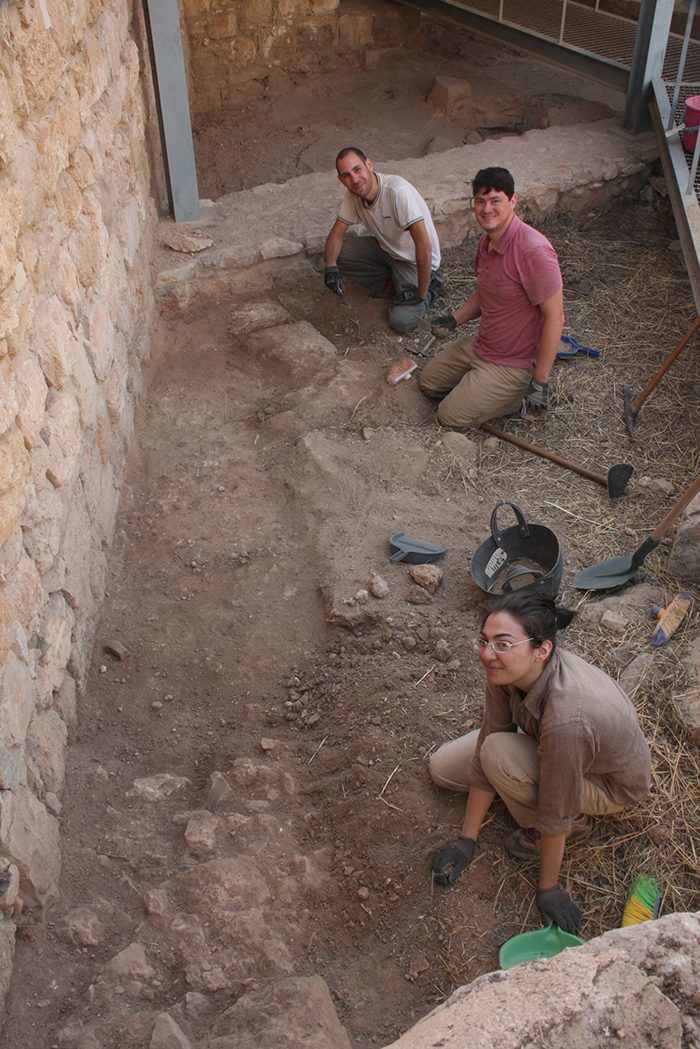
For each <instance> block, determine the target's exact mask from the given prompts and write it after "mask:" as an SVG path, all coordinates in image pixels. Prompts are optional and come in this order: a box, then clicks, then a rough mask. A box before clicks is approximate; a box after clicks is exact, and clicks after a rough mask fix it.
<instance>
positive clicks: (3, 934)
mask: <svg viewBox="0 0 700 1049" xmlns="http://www.w3.org/2000/svg"><path fill="white" fill-rule="evenodd" d="M15 930H16V925H15V923H14V922H0V1002H4V1001H5V999H6V997H7V995H8V992H9V990H10V977H11V976H12V963H13V961H14V957H15Z"/></svg>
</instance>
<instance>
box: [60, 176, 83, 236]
mask: <svg viewBox="0 0 700 1049" xmlns="http://www.w3.org/2000/svg"><path fill="white" fill-rule="evenodd" d="M54 200H55V201H56V211H57V214H58V217H59V219H60V220H61V222H63V223H64V224H65V225H66V226H69V227H70V228H71V229H72V228H73V227H74V226H75V223H76V222H77V220H78V215H79V214H80V212H81V210H82V207H83V195H82V193H81V190H80V186H79V185H78V183H77V182H76V181H75V179H74V178H73V176H72V175H71V173H70V172H69V171H65V170H61V173H60V175H59V176H58V179H57V180H56V186H55V189H54Z"/></svg>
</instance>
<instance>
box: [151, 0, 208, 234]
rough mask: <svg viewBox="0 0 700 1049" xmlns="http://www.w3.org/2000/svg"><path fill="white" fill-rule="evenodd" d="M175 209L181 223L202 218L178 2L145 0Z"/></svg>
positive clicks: (167, 170) (162, 143) (172, 206)
mask: <svg viewBox="0 0 700 1049" xmlns="http://www.w3.org/2000/svg"><path fill="white" fill-rule="evenodd" d="M143 6H144V13H145V16H146V27H147V31H148V43H149V48H150V51H151V65H152V68H153V81H154V86H155V93H156V105H157V107H158V123H159V126H160V139H161V147H162V150H163V162H164V165H165V181H166V183H167V187H168V197H169V199H170V209H171V211H172V214H173V217H174V219H175V221H176V222H188V221H192V220H195V219H198V218H199V189H198V187H197V168H196V166H195V160H194V145H193V143H192V123H191V120H190V106H189V99H188V97H187V78H186V76H185V58H184V54H183V51H182V36H181V35H180V33H181V31H180V12H179V10H178V5H177V0H144V4H143Z"/></svg>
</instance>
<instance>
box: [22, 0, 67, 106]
mask: <svg viewBox="0 0 700 1049" xmlns="http://www.w3.org/2000/svg"><path fill="white" fill-rule="evenodd" d="M34 29H35V32H33V33H32V36H31V39H30V40H29V42H28V46H27V47H26V48H21V49H20V54H19V63H20V67H21V70H22V80H23V82H24V90H25V93H26V96H27V103H28V105H29V107H30V109H33V110H35V111H37V110H38V111H40V110H43V109H44V108H45V107H46V105H47V104H48V103H49V102H50V101H51V99H52V98H53V96H54V95H55V93H56V88H57V87H58V84H59V81H60V79H61V77H62V75H63V70H64V59H63V56H62V54H61V52H60V51H59V49H58V47H57V45H56V43H55V42H54V39H53V37H52V35H51V33H50V32H49V30H47V29H46V28H45V27H44V25H43V22H42V21H41V19H37V20H36V21H35V23H34Z"/></svg>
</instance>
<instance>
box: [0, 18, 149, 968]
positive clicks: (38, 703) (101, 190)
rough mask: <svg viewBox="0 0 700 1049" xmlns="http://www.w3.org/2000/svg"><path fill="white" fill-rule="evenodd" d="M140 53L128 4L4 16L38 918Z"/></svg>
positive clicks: (24, 854)
mask: <svg viewBox="0 0 700 1049" xmlns="http://www.w3.org/2000/svg"><path fill="white" fill-rule="evenodd" d="M137 38H138V34H135V31H134V26H133V24H132V12H131V10H130V7H129V6H128V5H127V4H125V3H120V2H119V0H115V2H114V3H109V2H108V3H104V4H103V3H84V4H79V3H74V2H73V0H47V3H46V4H44V3H37V4H32V3H31V2H30V0H20V2H19V3H10V4H7V3H5V4H3V5H2V6H0V856H3V857H6V858H7V859H8V860H10V861H11V862H12V863H13V864H14V865H16V867H17V868H18V869H19V874H20V895H21V897H22V898H23V899H24V900H25V901H26V902H28V903H30V904H32V903H33V904H35V905H36V904H40V905H41V906H42V907H45V906H47V905H48V904H50V903H51V902H52V901H53V900H55V899H56V897H57V895H58V887H57V885H58V878H59V874H60V847H59V822H58V819H57V817H58V816H59V814H60V810H61V802H60V795H61V791H62V788H63V777H64V751H65V746H66V740H67V736H68V731H69V729H70V727H71V725H72V724H73V723H74V722H75V720H76V717H77V710H76V706H77V700H76V694H77V690H78V688H79V686H80V683H81V681H82V679H83V677H84V674H85V670H86V666H87V662H88V657H89V650H90V643H91V639H92V630H93V625H94V622H95V618H96V614H97V611H98V609H99V605H100V602H101V600H102V598H103V594H104V580H105V566H106V560H105V548H106V546H107V544H108V543H109V540H110V537H111V533H112V528H113V523H114V517H115V511H116V505H117V492H118V485H119V480H120V477H121V475H122V473H123V470H124V463H125V455H126V449H127V443H128V440H129V437H130V435H131V431H132V427H133V406H134V397H135V394H136V393H137V391H138V388H139V384H140V372H141V361H142V360H143V358H144V356H145V355H146V353H147V348H148V326H149V323H150V320H151V317H152V313H153V308H154V303H153V296H152V292H151V288H150V274H149V260H150V255H151V242H152V232H153V229H154V224H155V208H154V205H153V202H152V199H151V197H150V165H149V161H148V156H147V153H146V148H145V139H146V136H145V131H144V124H145V101H144V95H143V87H142V76H141V72H142V60H141V56H140V52H139V46H137ZM6 928H11V929H14V926H11V925H10V923H5V924H4V925H3V929H6ZM9 950H10V947H9V946H8V951H9Z"/></svg>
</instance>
